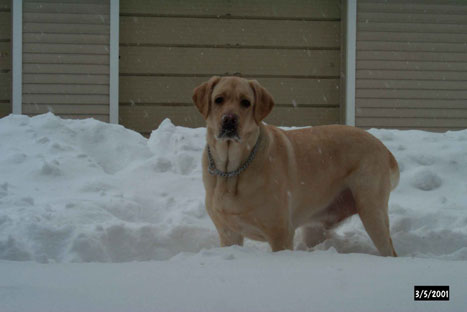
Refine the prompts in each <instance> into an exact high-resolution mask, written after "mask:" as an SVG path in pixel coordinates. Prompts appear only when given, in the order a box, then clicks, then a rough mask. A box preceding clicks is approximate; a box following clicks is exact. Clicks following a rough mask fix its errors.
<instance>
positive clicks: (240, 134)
mask: <svg viewBox="0 0 467 312" xmlns="http://www.w3.org/2000/svg"><path fill="white" fill-rule="evenodd" d="M193 102H194V103H195V105H196V107H197V108H198V109H199V111H200V112H201V114H202V115H203V117H204V119H205V120H206V124H207V145H206V148H205V150H204V154H203V159H202V163H203V182H204V187H205V189H206V209H207V211H208V213H209V216H210V217H211V219H212V221H213V222H214V224H215V226H216V228H217V231H218V233H219V237H220V243H221V246H230V245H234V244H238V245H242V244H243V238H244V237H247V238H250V239H254V240H260V241H266V242H268V243H269V244H270V246H271V248H272V250H273V251H278V250H283V249H293V238H294V234H295V230H296V229H297V228H300V227H304V228H303V233H304V242H305V244H306V245H307V246H309V247H312V246H314V245H316V244H319V243H320V242H322V241H323V240H324V239H325V237H326V232H327V231H329V230H331V229H332V228H334V227H335V226H336V225H338V224H339V223H340V222H342V221H343V220H344V219H346V218H348V217H349V216H352V215H354V214H356V213H358V214H359V216H360V219H361V220H362V222H363V225H364V227H365V229H366V231H367V232H368V234H369V236H370V238H371V239H372V241H373V243H374V244H375V246H376V248H377V249H378V251H379V252H380V254H381V255H383V256H397V255H396V252H395V251H394V247H393V245H392V240H391V236H390V233H389V220H388V200H389V193H390V192H391V190H392V189H394V188H395V187H396V186H397V184H398V182H399V168H398V165H397V162H396V160H395V159H394V156H393V155H392V154H391V153H390V152H389V150H388V149H387V148H386V147H385V146H384V145H383V144H382V143H381V142H380V141H379V140H378V139H376V138H375V137H374V136H372V135H371V134H369V133H368V132H365V131H363V130H360V129H358V128H354V127H349V126H341V125H332V126H319V127H312V128H306V129H299V130H290V131H284V130H281V129H279V128H276V127H274V126H269V125H265V124H263V123H262V120H263V119H264V118H265V117H266V116H267V115H268V114H269V113H270V112H271V110H272V108H273V106H274V101H273V98H272V97H271V95H270V94H269V93H268V91H266V90H265V89H264V88H263V87H261V85H260V84H259V83H258V82H257V81H255V80H246V79H243V78H239V77H222V78H221V77H212V78H211V79H209V81H207V82H205V83H203V84H202V85H200V86H198V87H197V88H195V90H194V94H193Z"/></svg>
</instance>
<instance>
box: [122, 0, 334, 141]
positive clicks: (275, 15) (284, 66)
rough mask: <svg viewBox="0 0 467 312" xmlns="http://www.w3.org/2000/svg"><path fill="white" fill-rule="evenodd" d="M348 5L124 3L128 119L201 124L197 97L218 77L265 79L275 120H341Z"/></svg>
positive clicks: (131, 122)
mask: <svg viewBox="0 0 467 312" xmlns="http://www.w3.org/2000/svg"><path fill="white" fill-rule="evenodd" d="M340 17H341V12H340V1H339V0H335V1H328V0H312V1H305V0H293V1H279V0H272V1H267V0H230V1H227V0H207V1H190V0H174V1H163V0H154V1H143V0H135V1H131V0H121V1H120V95H119V98H120V122H121V123H122V124H123V125H124V126H126V127H129V128H132V129H135V130H137V131H140V132H143V133H148V132H150V131H151V130H152V129H155V128H156V127H157V126H158V124H159V123H160V122H161V121H162V120H163V119H164V118H166V117H169V118H171V119H172V121H173V122H175V123H176V124H179V125H184V126H192V127H193V126H202V125H203V124H204V123H203V120H202V118H201V115H200V114H199V113H198V112H197V111H196V109H195V108H194V106H193V104H192V101H191V95H192V90H193V88H194V87H195V86H197V85H199V84H200V83H201V82H203V81H206V80H207V79H208V78H209V77H210V76H212V75H232V74H236V73H239V74H241V75H242V76H245V77H248V78H254V79H257V80H258V81H259V82H260V83H261V84H262V85H263V86H265V87H266V88H267V89H269V91H270V92H271V93H272V95H273V96H274V98H275V100H276V107H275V109H274V110H273V113H272V114H271V115H270V117H269V118H267V120H266V121H267V122H269V123H273V124H277V125H297V126H304V125H319V124H329V123H339V121H340V120H339V116H340V81H339V78H340V27H341V24H340Z"/></svg>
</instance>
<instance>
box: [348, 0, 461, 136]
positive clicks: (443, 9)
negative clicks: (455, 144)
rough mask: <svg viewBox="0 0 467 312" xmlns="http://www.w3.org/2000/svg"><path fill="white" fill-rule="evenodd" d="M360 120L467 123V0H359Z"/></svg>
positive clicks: (374, 123) (443, 125) (437, 126)
mask: <svg viewBox="0 0 467 312" xmlns="http://www.w3.org/2000/svg"><path fill="white" fill-rule="evenodd" d="M357 10H358V11H357V19H358V20H357V22H358V24H357V64H356V67H357V72H356V78H357V80H356V88H357V89H356V124H357V126H360V127H364V128H370V127H379V128H381V127H385V128H399V129H425V130H432V131H444V130H448V129H462V128H467V88H466V86H467V83H466V80H467V1H465V0H409V1H406V0H389V1H387V0H359V1H358V6H357Z"/></svg>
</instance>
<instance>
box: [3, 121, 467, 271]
mask: <svg viewBox="0 0 467 312" xmlns="http://www.w3.org/2000/svg"><path fill="white" fill-rule="evenodd" d="M370 132H371V133H372V134H374V135H375V136H377V137H378V138H380V139H381V140H382V141H383V142H384V143H385V144H386V145H387V146H388V148H389V149H390V150H391V151H392V152H393V153H394V154H395V156H396V158H397V160H398V161H399V164H400V168H401V182H400V184H399V187H398V188H397V189H396V190H395V191H394V192H393V193H392V196H391V201H390V208H389V215H390V220H391V231H392V236H393V240H394V245H395V249H396V250H397V252H398V253H399V255H400V256H403V257H407V256H411V257H423V258H436V259H445V260H467V179H466V178H465V177H466V176H467V157H466V154H467V131H458V132H447V133H442V134H440V133H428V132H423V131H396V130H371V131H370ZM204 136H205V129H204V128H199V129H190V128H183V127H176V126H174V125H173V124H171V122H170V121H169V120H165V121H164V122H163V123H162V124H161V125H160V127H159V128H158V129H157V130H155V131H153V133H152V134H151V136H150V138H149V139H145V138H144V137H142V136H141V135H139V134H138V133H136V132H134V131H131V130H128V129H125V128H124V127H122V126H118V125H110V124H106V123H102V122H99V121H96V120H92V119H87V120H62V119H60V118H58V117H56V116H54V115H53V114H50V113H49V114H45V115H40V116H36V117H33V118H29V117H26V116H14V115H10V116H8V117H5V118H3V119H1V120H0V259H6V260H32V261H37V262H91V261H92V262H127V261H134V260H138V261H140V260H164V259H169V258H171V257H173V256H175V255H177V254H179V253H180V252H198V251H200V250H202V249H205V248H212V247H215V246H218V239H217V234H216V232H215V229H214V226H213V225H212V223H211V221H210V219H209V217H208V216H207V214H206V212H205V210H204V189H203V185H202V181H201V166H200V157H201V153H202V149H203V147H204V144H205V138H204ZM298 236H299V235H298ZM247 245H248V246H250V248H253V249H255V250H267V249H268V247H267V245H265V244H261V243H256V242H255V243H253V242H250V241H249V242H247ZM316 249H318V250H328V249H336V250H337V251H338V252H340V253H355V252H358V253H367V254H376V250H375V248H374V246H373V244H372V243H371V241H370V240H369V238H368V235H367V234H366V232H365V231H364V229H363V227H362V225H361V223H360V220H359V219H358V218H357V217H353V218H351V219H350V220H349V221H347V222H346V223H345V224H343V225H342V226H341V227H340V228H338V229H337V231H336V233H335V235H334V236H333V237H331V238H330V239H328V240H327V241H325V242H324V243H322V244H321V245H319V246H317V247H316Z"/></svg>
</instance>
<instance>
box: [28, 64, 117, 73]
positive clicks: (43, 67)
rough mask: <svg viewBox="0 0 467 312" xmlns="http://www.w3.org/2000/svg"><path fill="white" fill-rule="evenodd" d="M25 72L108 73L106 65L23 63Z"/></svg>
mask: <svg viewBox="0 0 467 312" xmlns="http://www.w3.org/2000/svg"><path fill="white" fill-rule="evenodd" d="M23 73H25V74H34V73H37V74H108V73H109V66H108V65H78V64H23Z"/></svg>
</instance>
